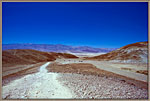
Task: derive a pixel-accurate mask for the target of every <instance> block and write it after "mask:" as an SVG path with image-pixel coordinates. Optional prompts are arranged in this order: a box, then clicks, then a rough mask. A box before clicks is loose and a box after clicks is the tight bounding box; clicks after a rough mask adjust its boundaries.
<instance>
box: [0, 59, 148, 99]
mask: <svg viewBox="0 0 150 101" xmlns="http://www.w3.org/2000/svg"><path fill="white" fill-rule="evenodd" d="M20 66H22V67H25V68H22V69H21V70H19V69H17V68H18V67H20ZM16 69H17V71H16ZM140 70H147V66H146V65H144V64H143V65H141V64H140V65H138V64H124V63H112V62H106V61H92V60H84V59H82V58H81V59H56V60H55V61H49V62H41V63H37V64H31V65H19V66H16V67H15V68H13V69H12V70H10V69H9V71H7V70H5V72H3V88H2V90H3V91H2V98H3V99H37V98H39V99H89V98H91V99H147V98H148V90H147V75H146V74H144V73H138V72H136V71H140Z"/></svg>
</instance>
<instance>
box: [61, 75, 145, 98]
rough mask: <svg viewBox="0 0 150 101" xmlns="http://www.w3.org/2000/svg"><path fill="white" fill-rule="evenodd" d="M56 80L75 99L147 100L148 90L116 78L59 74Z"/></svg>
mask: <svg viewBox="0 0 150 101" xmlns="http://www.w3.org/2000/svg"><path fill="white" fill-rule="evenodd" d="M58 80H59V81H60V82H62V83H63V84H64V85H65V86H67V87H68V88H69V89H71V91H73V93H74V94H75V95H76V96H75V98H76V99H89V98H90V99H148V90H147V89H144V88H138V87H136V86H135V85H131V84H128V83H126V82H125V81H121V80H119V79H117V78H112V77H106V76H94V75H82V74H71V73H61V74H60V76H59V78H58Z"/></svg>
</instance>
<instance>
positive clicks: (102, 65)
mask: <svg viewBox="0 0 150 101" xmlns="http://www.w3.org/2000/svg"><path fill="white" fill-rule="evenodd" d="M56 62H59V63H62V64H69V63H90V64H93V65H95V66H96V67H97V68H100V69H102V70H106V71H109V72H113V73H116V74H119V75H123V76H126V77H129V78H132V79H135V80H139V81H143V82H147V75H144V74H139V73H134V72H129V71H124V70H121V69H119V68H115V67H114V66H111V64H109V63H108V62H104V61H92V60H79V59H57V60H56ZM120 66H121V65H120Z"/></svg>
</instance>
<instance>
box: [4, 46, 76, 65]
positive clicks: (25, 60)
mask: <svg viewBox="0 0 150 101" xmlns="http://www.w3.org/2000/svg"><path fill="white" fill-rule="evenodd" d="M57 58H78V57H76V56H75V55H72V54H66V53H54V52H53V53H49V52H41V51H37V50H31V49H13V50H6V51H2V65H3V66H4V67H5V66H13V65H22V64H33V63H38V62H46V61H54V60H56V59H57Z"/></svg>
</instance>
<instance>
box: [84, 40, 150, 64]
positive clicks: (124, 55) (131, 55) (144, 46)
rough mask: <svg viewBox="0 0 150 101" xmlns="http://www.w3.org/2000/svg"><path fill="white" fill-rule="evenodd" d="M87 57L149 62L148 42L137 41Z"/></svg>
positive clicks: (116, 60)
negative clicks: (105, 52)
mask: <svg viewBox="0 0 150 101" xmlns="http://www.w3.org/2000/svg"><path fill="white" fill-rule="evenodd" d="M86 59H92V60H105V61H113V62H125V63H147V59H148V42H137V43H133V44H129V45H126V46H124V47H121V48H119V49H117V50H114V51H112V52H109V53H107V54H103V55H99V56H95V57H90V58H89V57H86Z"/></svg>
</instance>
